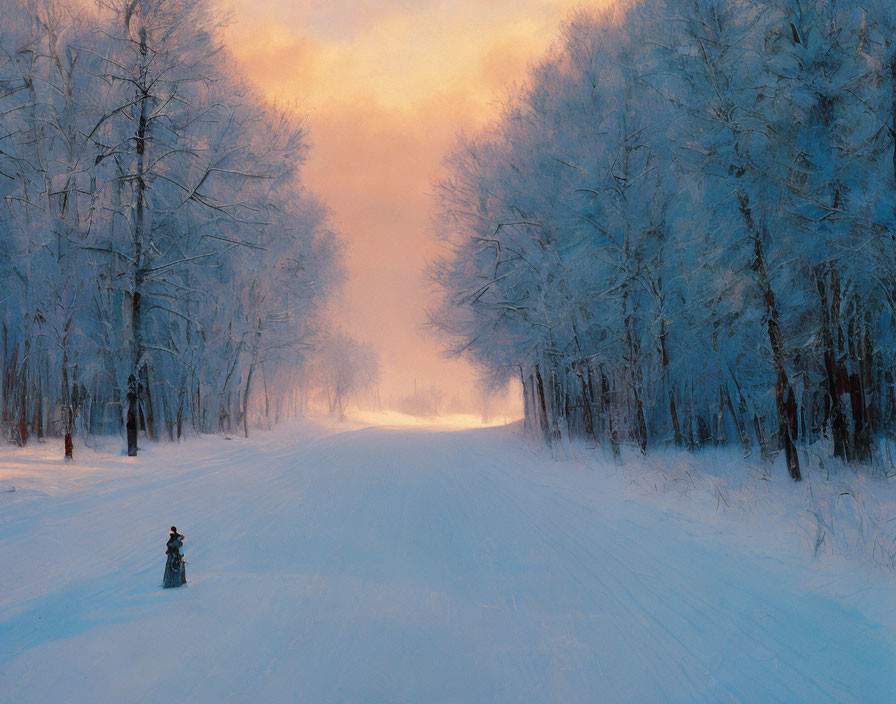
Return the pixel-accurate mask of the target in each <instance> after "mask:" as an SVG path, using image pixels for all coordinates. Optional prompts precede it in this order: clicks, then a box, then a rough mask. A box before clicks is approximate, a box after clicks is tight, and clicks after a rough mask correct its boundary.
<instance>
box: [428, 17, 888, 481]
mask: <svg viewBox="0 0 896 704" xmlns="http://www.w3.org/2000/svg"><path fill="white" fill-rule="evenodd" d="M894 137H896V8H894V6H893V5H892V4H891V2H890V0H650V1H649V2H643V3H628V4H626V5H625V6H624V7H623V6H617V7H615V8H613V9H611V10H607V11H603V12H578V13H576V14H574V15H572V16H571V17H570V18H569V19H568V21H567V22H566V23H565V25H564V27H563V30H562V35H561V39H560V41H559V42H558V43H557V44H556V45H555V47H554V49H553V50H552V51H551V52H550V53H549V55H548V56H547V57H546V58H545V59H544V60H543V61H541V62H540V63H539V64H538V65H536V66H535V67H533V69H532V70H531V72H530V75H529V77H528V80H527V82H526V83H525V84H523V85H522V86H520V87H519V88H518V89H517V90H515V92H514V93H513V94H512V95H511V96H510V97H509V99H508V100H507V102H506V104H505V106H504V107H503V109H502V111H501V113H500V115H499V116H498V117H497V119H496V120H495V121H494V122H493V123H492V124H491V125H490V126H489V127H487V128H486V129H484V130H483V131H481V132H480V133H478V134H476V135H473V136H467V137H463V138H461V139H460V140H459V142H458V144H457V146H456V147H455V149H454V151H453V152H452V153H451V155H450V156H449V158H448V160H447V176H446V177H445V179H444V180H443V181H442V182H441V183H440V184H439V185H438V192H437V198H438V203H439V213H440V217H439V228H440V233H441V236H442V237H443V238H444V240H445V241H446V243H447V245H448V246H449V248H450V249H449V252H450V253H449V254H448V255H447V256H445V257H444V258H443V259H441V260H439V261H437V262H436V263H435V264H434V265H433V266H432V271H431V275H432V278H433V280H434V282H435V283H436V285H437V287H438V288H439V289H440V291H441V293H442V301H441V304H440V306H439V307H438V308H437V309H436V310H434V311H433V312H432V319H433V322H434V324H435V325H436V326H437V327H438V328H439V329H440V330H441V331H443V332H444V333H445V334H447V335H448V336H449V338H450V339H451V344H452V349H453V351H454V352H455V353H457V354H465V355H468V356H471V357H472V358H474V359H475V360H476V361H477V362H478V363H479V364H480V366H481V367H482V368H483V369H485V370H486V372H487V374H488V377H489V379H490V380H491V381H492V382H493V383H495V384H502V383H506V382H507V381H508V379H510V378H513V377H515V378H517V379H518V380H519V381H520V382H521V384H522V388H523V394H524V398H525V418H526V420H525V423H526V427H527V431H529V432H531V433H537V434H539V435H540V436H542V437H543V438H544V439H545V440H546V441H547V442H552V441H553V440H555V439H557V438H560V437H561V436H566V435H568V436H569V437H574V438H586V439H589V440H592V439H593V440H594V441H597V442H599V443H606V444H607V445H608V446H610V447H612V449H613V451H614V452H615V453H617V454H618V453H619V451H620V449H619V448H620V445H621V444H623V443H633V444H635V445H636V446H637V447H639V448H640V449H641V450H642V451H647V449H648V448H649V447H650V446H651V445H657V444H662V443H674V444H675V445H678V446H682V447H687V448H699V447H702V446H706V445H710V444H740V445H742V446H743V448H744V450H745V451H746V452H750V451H751V450H752V449H753V448H756V447H758V448H759V450H760V451H761V452H762V453H763V455H764V456H771V455H773V454H775V453H776V452H777V451H779V450H782V449H783V450H784V452H785V455H786V462H787V467H788V470H789V472H790V475H791V476H792V477H793V478H794V479H796V480H799V479H800V478H801V470H800V461H799V449H800V448H801V447H804V446H805V445H807V444H810V443H815V442H817V441H819V440H823V441H824V442H827V443H829V445H830V451H831V453H832V454H833V455H834V456H836V457H839V458H842V459H843V460H845V461H853V460H856V461H864V460H867V459H868V458H869V457H870V455H871V453H872V450H873V447H874V441H875V439H876V438H878V437H880V436H881V435H883V434H886V433H889V432H891V431H892V430H893V429H894V425H896V396H894V371H896V370H894V340H896V338H894V311H896V308H894V294H896V221H894V220H896V218H894V216H896V172H894V167H896V141H894Z"/></svg>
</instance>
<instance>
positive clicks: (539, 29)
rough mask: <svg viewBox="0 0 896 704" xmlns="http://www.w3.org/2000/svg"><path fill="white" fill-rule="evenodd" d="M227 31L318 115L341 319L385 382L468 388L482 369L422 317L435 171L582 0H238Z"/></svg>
mask: <svg viewBox="0 0 896 704" xmlns="http://www.w3.org/2000/svg"><path fill="white" fill-rule="evenodd" d="M229 2H230V6H231V7H232V8H233V18H232V22H231V25H230V27H229V29H228V41H229V43H230V45H231V47H232V49H233V52H234V54H235V55H236V57H237V59H238V60H239V61H240V62H241V63H242V64H243V66H244V67H245V70H246V72H247V74H248V75H249V77H250V78H251V79H252V80H253V81H255V82H256V83H257V84H258V85H259V86H260V87H261V88H262V90H264V91H265V92H266V93H267V94H268V95H269V96H270V97H272V98H275V99H278V100H281V101H289V102H290V103H295V104H297V106H298V109H299V110H300V111H302V112H303V113H306V114H307V116H308V121H309V128H310V134H311V143H312V151H311V155H310V158H309V161H308V164H307V165H306V168H305V181H306V183H307V184H308V185H309V187H310V188H311V189H313V190H314V191H316V192H317V193H318V194H320V195H321V196H322V197H323V198H324V199H325V200H326V202H327V203H328V204H329V205H330V207H331V208H332V209H333V211H334V217H335V222H336V225H337V227H338V228H339V230H340V231H341V232H342V233H343V236H344V238H345V239H346V241H347V242H348V243H349V251H348V270H349V271H348V273H349V277H350V278H349V282H348V284H347V286H346V290H345V295H344V300H343V301H342V302H341V303H340V305H339V311H338V313H337V316H338V318H339V319H340V321H341V322H342V324H343V325H344V326H345V327H346V328H348V329H349V330H351V331H352V332H353V333H355V334H356V335H358V336H360V337H364V338H366V339H369V340H370V341H371V342H373V343H374V345H375V346H376V347H377V349H378V350H379V352H380V354H381V356H382V360H383V380H382V386H383V389H384V391H383V393H384V401H385V400H386V398H385V396H386V395H387V394H396V395H397V394H402V393H408V392H409V390H410V389H411V388H412V387H413V385H414V380H415V379H416V380H417V382H418V383H419V384H422V385H423V386H424V387H428V386H429V385H432V384H435V385H437V386H440V387H441V388H443V389H445V390H446V391H447V392H448V393H449V395H450V394H453V393H454V392H455V391H456V390H457V391H460V392H462V393H463V394H466V393H468V392H469V390H470V388H471V383H472V379H473V372H472V370H471V369H470V367H469V366H468V365H466V364H465V363H463V362H460V361H456V360H445V359H444V358H443V357H442V356H441V355H440V353H439V345H438V342H437V341H436V340H435V339H433V338H432V337H431V335H430V334H429V333H427V332H424V331H423V330H421V325H422V322H423V321H424V319H425V310H426V307H427V304H428V302H429V300H430V298H429V296H430V294H429V291H428V288H427V286H426V284H425V282H424V280H423V275H422V269H423V266H424V264H425V261H426V260H427V258H431V257H432V256H433V255H434V254H435V253H436V252H437V251H438V245H437V243H436V241H435V239H434V237H433V229H432V225H431V222H430V213H431V210H432V202H431V200H430V198H429V195H428V194H429V193H430V192H431V184H432V182H433V180H434V179H435V178H437V177H438V176H439V174H440V168H441V160H442V158H443V156H444V155H445V154H446V152H447V151H448V150H449V149H450V147H451V145H452V142H453V139H454V135H455V134H456V133H457V132H458V131H460V130H464V129H466V130H470V129H475V128H477V127H478V126H480V125H482V124H483V123H484V122H485V121H486V120H487V119H489V118H490V117H491V116H493V115H494V114H495V112H496V110H497V104H498V103H499V102H500V100H501V99H502V97H503V96H504V95H505V94H506V91H507V90H508V88H509V87H510V86H511V85H512V84H513V83H514V82H519V81H521V80H523V79H524V78H525V75H526V69H527V66H528V65H529V64H530V63H531V62H533V61H535V60H537V59H538V58H539V57H540V56H541V55H542V54H543V53H544V52H545V50H546V49H547V48H548V47H549V45H550V43H551V42H552V41H553V39H554V38H555V37H556V36H557V33H558V29H559V25H560V23H561V22H562V20H563V18H564V17H565V16H566V14H567V13H568V12H569V10H571V9H572V8H573V7H575V6H578V5H581V4H582V3H581V2H576V1H574V0H414V1H409V0H229Z"/></svg>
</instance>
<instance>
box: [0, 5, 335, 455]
mask: <svg viewBox="0 0 896 704" xmlns="http://www.w3.org/2000/svg"><path fill="white" fill-rule="evenodd" d="M0 9H2V12H0V39H2V41H0V49H2V51H0V197H2V198H3V204H4V208H3V209H2V212H0V228H2V239H0V242H2V245H0V246H2V250H0V278H2V282H3V284H4V288H5V290H6V291H7V292H8V293H7V294H6V295H5V296H4V298H3V300H2V302H0V305H2V308H0V315H2V324H3V330H2V336H3V339H2V340H0V343H2V346H0V367H2V373H0V379H2V385H0V405H2V423H3V425H4V426H5V427H6V428H8V429H9V432H10V436H11V437H12V438H13V439H14V440H16V441H17V442H19V443H22V444H24V443H25V442H26V441H27V440H28V436H29V434H33V433H37V434H38V435H40V434H42V433H44V432H49V433H50V434H54V435H55V434H59V435H62V436H65V448H66V454H67V455H68V456H70V455H71V447H72V442H71V438H72V435H73V433H74V432H75V430H76V428H80V429H81V431H82V432H85V433H87V432H104V433H106V432H119V431H125V432H126V435H127V449H128V452H129V453H131V454H133V453H135V452H136V451H137V442H138V436H139V433H141V432H143V433H145V436H146V437H147V438H150V439H155V438H157V437H159V436H160V435H162V434H167V436H168V437H169V438H172V439H173V438H175V437H180V436H181V434H182V433H183V432H184V426H185V423H189V424H191V425H192V428H193V429H194V430H195V431H196V432H208V431H210V430H216V429H221V428H223V429H227V430H229V429H232V428H233V427H235V426H237V425H242V427H243V430H244V432H248V412H249V408H250V405H251V404H252V403H253V398H258V397H260V396H261V388H256V385H255V384H254V381H255V380H256V379H258V378H259V375H261V377H262V378H263V380H264V382H265V383H264V385H263V387H264V388H266V387H267V383H266V382H267V377H271V378H273V377H274V376H276V375H278V374H279V375H280V376H283V375H286V376H289V374H288V372H287V371H286V369H287V368H295V367H297V366H300V365H302V364H304V362H305V357H306V356H307V354H308V351H309V350H310V349H312V348H313V347H314V345H315V344H316V335H317V332H318V330H319V328H320V323H319V320H318V319H319V316H320V312H321V311H322V310H323V304H324V303H325V300H326V298H327V296H328V295H329V294H330V293H331V292H332V290H333V287H334V286H335V285H338V283H339V281H340V280H341V273H340V272H341V269H340V267H341V264H340V260H341V257H340V244H339V240H338V238H337V237H336V236H335V235H334V233H333V232H332V230H331V228H330V227H329V224H328V218H329V214H328V212H327V210H326V208H325V207H323V206H322V205H321V204H320V203H319V202H318V201H317V200H316V199H315V198H314V196H313V195H312V194H309V193H307V192H306V191H305V190H304V188H303V186H302V184H301V181H300V178H299V172H300V168H301V165H302V163H303V161H304V158H305V153H306V149H307V146H306V141H305V132H304V129H303V126H302V123H301V121H299V120H297V119H296V118H295V117H294V116H292V115H290V114H288V113H285V112H281V111H278V110H276V109H274V108H273V107H271V106H270V105H268V104H266V103H265V101H264V100H262V99H261V98H260V97H259V96H258V95H257V94H256V92H255V91H254V89H253V88H251V87H250V86H249V85H247V84H246V83H245V82H244V81H242V79H240V78H239V72H238V70H237V69H236V66H235V65H234V62H233V60H232V59H231V58H230V56H229V54H228V52H227V50H226V48H225V47H224V46H223V45H222V44H221V43H220V40H219V36H220V31H219V29H220V24H219V23H220V20H219V18H218V16H217V15H216V13H215V9H214V7H213V6H212V5H211V4H210V3H208V2H205V0H165V1H162V0H128V1H126V2H125V1H124V0H108V1H104V2H100V3H99V4H98V5H97V7H96V8H95V9H94V10H91V9H88V8H84V7H82V6H81V4H78V6H77V8H75V9H76V10H77V11H73V8H69V7H68V6H67V5H66V4H65V3H64V2H62V0H2V3H0ZM276 389H277V390H276V391H275V392H274V395H275V396H279V395H280V394H283V395H286V394H288V393H289V392H290V390H289V389H288V387H284V386H280V385H278V386H277V387H276ZM265 398H266V400H267V401H268V403H269V402H270V392H267V393H265Z"/></svg>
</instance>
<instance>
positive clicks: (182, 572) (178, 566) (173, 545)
mask: <svg viewBox="0 0 896 704" xmlns="http://www.w3.org/2000/svg"><path fill="white" fill-rule="evenodd" d="M168 536H169V537H168V543H167V549H166V550H165V553H166V554H167V555H168V560H167V561H166V562H165V576H164V578H163V579H162V587H164V588H165V589H170V588H171V587H180V586H183V585H184V584H186V583H187V568H186V562H184V556H183V555H181V554H180V549H181V548H182V547H183V546H184V536H182V535H181V534H180V533H178V532H177V528H175V527H174V526H171V530H170V531H169V533H168Z"/></svg>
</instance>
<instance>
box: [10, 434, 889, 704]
mask: <svg viewBox="0 0 896 704" xmlns="http://www.w3.org/2000/svg"><path fill="white" fill-rule="evenodd" d="M262 443H264V444H262ZM185 447H186V448H188V449H187V451H181V450H177V449H175V448H166V447H164V446H160V447H159V448H157V449H153V450H152V451H151V452H148V453H146V454H145V455H144V456H143V457H142V458H139V459H138V460H137V461H136V462H134V461H133V460H130V459H128V458H119V457H101V456H97V457H94V458H91V460H90V461H89V462H88V461H86V460H85V464H90V466H91V467H95V468H94V469H88V468H75V469H65V470H58V469H53V468H50V467H47V468H45V469H44V468H43V465H42V464H41V463H42V460H41V459H40V457H37V456H34V457H31V456H28V457H29V458H30V459H28V461H27V462H25V461H23V462H22V463H20V464H10V463H9V462H6V463H5V464H4V463H0V469H3V471H4V472H5V473H4V474H0V489H4V488H5V487H6V486H7V485H16V486H17V489H18V490H17V491H16V492H15V493H3V494H0V564H2V566H3V569H2V572H0V700H2V701H3V702H16V703H26V702H63V701H64V702H162V701H177V702H297V701H301V702H415V703H418V702H419V703H423V702H617V701H622V702H641V703H649V702H863V703H874V702H892V701H894V699H893V696H894V695H893V691H894V687H896V634H894V630H893V627H894V625H896V612H894V608H896V598H894V597H893V596H892V590H890V591H888V585H890V587H892V586H893V585H894V580H893V579H892V575H891V574H886V573H882V572H879V571H875V570H872V569H870V568H867V567H860V566H857V567H856V572H857V573H856V574H853V575H849V574H846V575H845V576H844V574H843V570H842V569H839V570H838V569H837V567H838V565H839V563H836V561H833V562H831V561H826V562H818V561H813V560H811V559H810V558H809V557H807V556H805V555H802V554H801V553H800V552H799V550H798V549H797V546H796V545H795V544H794V545H789V544H788V541H787V540H781V541H778V542H775V543H773V544H763V543H762V539H763V538H762V536H767V534H765V533H762V531H759V532H758V533H757V536H759V537H756V536H753V537H751V536H750V535H749V534H748V533H749V531H747V535H744V529H743V526H740V527H739V528H738V527H737V526H729V525H727V524H726V523H725V522H724V521H718V522H710V523H707V522H702V521H696V520H694V519H692V518H688V517H687V516H686V515H684V514H683V513H679V512H677V511H674V510H670V509H668V508H663V507H662V506H663V504H661V503H659V502H656V501H653V500H652V499H651V497H647V496H645V497H641V498H639V495H638V493H637V492H635V491H628V490H626V487H625V484H624V482H623V481H622V480H621V479H620V478H619V477H614V476H605V475H602V474H601V473H600V472H597V471H594V470H587V469H584V468H582V467H581V466H578V465H575V464H573V463H548V462H545V461H544V459H543V458H541V457H539V456H536V455H535V454H533V453H532V452H530V451H527V450H526V449H525V447H522V446H521V445H520V444H519V443H517V442H515V441H512V440H509V439H508V438H506V437H505V431H503V430H485V431H463V432H434V431H424V430H387V429H374V428H371V429H362V430H355V431H351V432H345V433H339V434H329V435H326V436H322V435H319V434H316V433H314V432H312V431H308V430H307V429H306V430H302V431H294V432H292V433H290V432H286V431H283V430H278V431H276V432H274V433H272V434H261V435H259V436H258V438H257V439H253V440H249V441H245V440H236V439H235V440H233V441H231V442H225V441H222V440H214V441H213V440H200V441H193V442H192V443H188V444H187V445H186V446H185ZM202 455H205V456H204V457H202ZM10 457H14V455H11V454H6V455H4V458H6V459H8V458H10ZM41 471H43V474H41ZM35 477H40V480H38V479H35ZM48 477H49V479H48ZM29 487H33V488H31V489H29ZM171 523H176V524H177V526H178V528H179V529H180V530H181V532H183V533H185V534H186V536H187V543H186V548H185V551H186V554H187V559H188V561H189V566H188V572H187V575H188V578H189V579H190V583H189V586H188V587H187V588H186V589H181V590H171V591H162V590H161V589H160V588H159V583H160V580H161V575H162V568H163V565H164V555H163V552H164V540H165V538H166V535H165V534H166V529H167V527H168V525H170V524H171ZM754 538H755V540H757V541H759V542H758V544H756V545H755V546H754V547H752V543H753V542H754V540H753V539H754ZM862 571H864V572H865V574H862ZM882 595H883V596H882Z"/></svg>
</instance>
